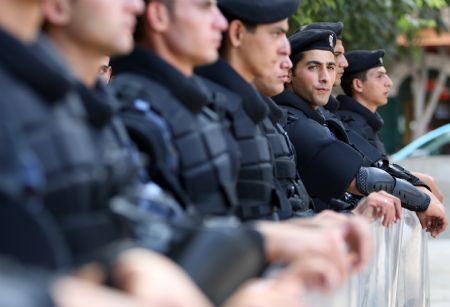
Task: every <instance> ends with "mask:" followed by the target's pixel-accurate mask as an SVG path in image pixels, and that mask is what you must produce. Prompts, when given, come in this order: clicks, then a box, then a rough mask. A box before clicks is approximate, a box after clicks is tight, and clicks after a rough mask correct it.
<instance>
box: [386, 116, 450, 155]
mask: <svg viewBox="0 0 450 307" xmlns="http://www.w3.org/2000/svg"><path fill="white" fill-rule="evenodd" d="M441 155H450V124H446V125H444V126H441V127H439V128H437V129H434V130H432V131H430V132H428V133H427V134H424V135H423V136H421V137H419V138H418V139H416V140H414V141H413V142H411V143H410V144H408V145H406V146H405V147H403V148H402V149H400V150H399V151H398V152H396V153H395V154H393V155H392V156H391V160H392V161H401V160H404V159H409V158H419V157H430V156H441Z"/></svg>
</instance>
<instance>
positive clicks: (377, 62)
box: [343, 49, 384, 78]
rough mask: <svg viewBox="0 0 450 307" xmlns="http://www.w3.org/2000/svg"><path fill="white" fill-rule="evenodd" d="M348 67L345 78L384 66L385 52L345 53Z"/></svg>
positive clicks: (356, 51) (359, 51)
mask: <svg viewBox="0 0 450 307" xmlns="http://www.w3.org/2000/svg"><path fill="white" fill-rule="evenodd" d="M345 57H346V58H347V61H348V67H347V68H346V69H345V72H344V75H343V78H345V77H348V76H351V75H354V74H356V73H359V72H362V71H366V70H369V69H371V68H374V67H378V66H384V62H383V57H384V50H382V49H380V50H374V51H369V50H355V51H350V52H347V53H345Z"/></svg>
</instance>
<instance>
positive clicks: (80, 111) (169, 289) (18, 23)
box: [0, 0, 447, 307]
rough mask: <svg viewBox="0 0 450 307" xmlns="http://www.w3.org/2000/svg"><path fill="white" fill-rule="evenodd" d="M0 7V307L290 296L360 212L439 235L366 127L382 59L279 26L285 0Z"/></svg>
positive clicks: (341, 263) (344, 273)
mask: <svg viewBox="0 0 450 307" xmlns="http://www.w3.org/2000/svg"><path fill="white" fill-rule="evenodd" d="M0 5H1V9H0V46H1V48H0V89H1V90H0V93H1V94H0V117H1V120H0V142H1V147H0V170H1V171H0V220H1V222H0V254H1V255H2V258H1V259H2V260H1V261H0V271H1V274H0V306H9V307H11V306H17V307H24V306H27V307H29V306H37V307H43V306H74V307H77V306H83V307H86V306H91V305H92V306H101V305H105V306H198V307H200V306H212V305H215V306H219V305H224V306H244V307H245V306H277V305H282V304H283V305H284V306H305V305H304V303H303V302H302V300H301V298H302V297H303V294H304V293H305V291H308V290H311V289H316V290H317V289H318V290H320V291H323V290H326V289H331V288H333V287H334V286H337V285H339V284H342V283H343V282H344V281H345V280H346V279H347V278H348V276H349V275H350V274H351V273H353V272H356V271H358V270H360V269H362V268H363V267H364V266H365V265H366V264H367V263H368V261H369V259H370V254H371V240H370V236H369V228H368V222H367V220H368V219H369V220H371V219H372V220H373V219H382V220H383V225H384V226H386V227H389V226H391V225H392V224H393V223H396V222H397V221H398V220H399V219H401V215H402V210H403V209H402V207H403V208H404V209H405V210H412V211H415V212H416V213H417V216H418V218H419V220H420V222H421V224H422V226H423V228H424V229H426V231H428V232H429V233H430V234H431V235H432V236H434V237H436V236H437V235H439V234H440V233H441V232H443V231H444V230H445V229H446V227H447V217H446V216H445V210H444V207H443V205H442V194H441V193H440V191H439V188H438V186H437V185H436V184H435V182H434V180H433V178H432V177H430V176H428V175H426V174H420V173H413V172H410V171H408V170H406V169H404V168H402V167H400V166H398V165H394V164H391V163H390V162H389V159H388V156H387V154H386V152H385V149H384V146H383V143H382V141H381V139H380V137H379V136H378V131H379V130H380V129H381V127H382V125H383V121H382V119H381V117H380V116H379V115H378V113H377V112H376V110H377V108H378V107H379V106H381V105H383V104H385V103H386V102H387V99H388V94H389V90H390V88H391V86H392V82H391V80H390V79H389V76H388V74H387V72H386V69H385V67H384V64H383V57H384V51H382V50H377V51H364V50H361V51H352V52H348V53H344V52H345V50H344V46H343V41H342V31H343V24H342V23H341V22H335V23H314V24H310V25H307V26H306V27H304V28H302V29H299V31H297V32H295V34H293V35H292V36H290V37H289V38H287V32H288V30H289V29H288V18H289V17H290V16H291V15H293V14H294V13H295V12H296V11H297V10H298V5H299V1H298V0H252V1H250V0H245V1H244V0H219V1H218V3H216V2H215V1H214V0H147V1H141V0H109V1H104V0H78V1H70V0H35V1H29V0H2V1H0ZM106 57H108V58H109V57H111V63H110V65H111V66H109V64H108V63H105V58H106ZM100 66H102V69H101V70H102V73H106V74H109V73H111V72H112V78H111V80H110V81H111V82H110V83H109V84H106V83H105V82H104V81H103V80H101V78H99V76H98V75H99V71H98V70H99V67H100ZM108 79H109V76H108ZM108 81H109V80H108ZM334 86H341V87H342V89H343V90H344V92H345V95H342V96H338V97H333V96H332V95H331V92H332V89H333V87H334ZM333 211H334V212H333ZM412 256H413V255H412ZM273 264H276V266H274V265H273ZM275 267H276V269H275ZM268 268H271V269H270V270H268Z"/></svg>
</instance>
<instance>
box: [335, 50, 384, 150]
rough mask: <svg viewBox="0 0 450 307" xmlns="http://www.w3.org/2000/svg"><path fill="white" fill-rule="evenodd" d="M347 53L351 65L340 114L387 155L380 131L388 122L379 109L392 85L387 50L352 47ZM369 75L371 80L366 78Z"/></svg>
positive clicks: (342, 84)
mask: <svg viewBox="0 0 450 307" xmlns="http://www.w3.org/2000/svg"><path fill="white" fill-rule="evenodd" d="M345 56H346V58H347V60H348V62H349V66H348V68H347V69H346V70H345V74H344V76H343V78H342V83H341V86H342V89H343V90H344V92H345V95H340V96H338V100H339V102H340V107H339V110H338V112H337V114H338V115H339V117H340V119H341V120H342V122H343V123H344V124H345V125H346V126H347V127H348V128H350V129H352V130H353V131H355V132H356V133H358V134H359V135H361V136H362V137H363V138H364V139H366V140H367V141H368V142H369V143H370V144H371V145H372V146H374V147H375V148H376V149H377V150H378V151H379V152H380V153H381V154H383V155H387V153H386V149H385V147H384V144H383V142H382V140H381V138H380V135H379V131H380V129H381V128H382V126H383V124H384V122H383V119H382V118H381V116H380V114H379V113H378V112H377V111H376V110H377V108H378V107H379V106H382V105H384V104H386V103H387V101H388V94H389V91H390V89H391V87H392V81H391V79H390V78H389V76H388V75H387V72H386V69H385V68H384V62H383V57H384V50H375V51H366V50H358V51H351V52H348V53H346V54H345ZM368 78H370V80H369V82H366V81H367V79H368ZM355 79H357V80H355ZM353 83H355V85H353ZM362 87H364V88H362Z"/></svg>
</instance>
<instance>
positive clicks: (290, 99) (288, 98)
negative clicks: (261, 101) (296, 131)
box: [273, 89, 325, 125]
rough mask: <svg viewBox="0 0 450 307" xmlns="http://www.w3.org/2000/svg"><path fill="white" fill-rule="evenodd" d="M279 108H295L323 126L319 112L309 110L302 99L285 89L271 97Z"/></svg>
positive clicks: (308, 106)
mask: <svg viewBox="0 0 450 307" xmlns="http://www.w3.org/2000/svg"><path fill="white" fill-rule="evenodd" d="M273 99H274V100H275V102H276V103H277V104H278V105H280V106H286V107H291V108H295V109H297V110H300V111H302V112H303V113H304V114H305V115H306V116H307V117H308V118H311V119H313V120H315V121H316V122H318V123H319V124H321V125H324V124H325V118H324V116H323V114H322V113H321V112H320V111H319V110H317V111H316V110H314V109H313V108H311V106H310V104H309V103H308V102H307V101H306V100H304V99H303V98H301V97H299V96H298V95H296V94H295V93H294V92H292V91H291V90H288V89H285V90H284V92H283V93H281V94H280V95H278V96H275V97H273Z"/></svg>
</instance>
